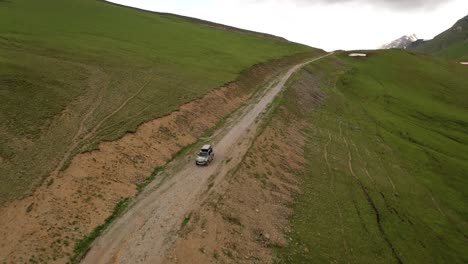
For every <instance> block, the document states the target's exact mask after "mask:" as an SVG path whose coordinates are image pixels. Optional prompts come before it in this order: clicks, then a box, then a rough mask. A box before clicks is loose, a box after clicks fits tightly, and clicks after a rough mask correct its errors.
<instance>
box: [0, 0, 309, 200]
mask: <svg viewBox="0 0 468 264" xmlns="http://www.w3.org/2000/svg"><path fill="white" fill-rule="evenodd" d="M314 51H316V50H315V49H312V48H309V47H306V46H303V45H299V44H295V43H291V42H288V41H286V40H284V39H281V38H278V37H274V36H268V35H265V34H258V33H254V32H248V31H243V30H238V29H233V28H228V27H224V26H221V25H215V24H211V23H208V22H203V21H197V20H194V19H190V18H184V17H179V16H175V15H168V14H158V13H151V12H146V11H141V10H136V9H131V8H126V7H122V6H117V5H113V4H109V3H106V2H104V1H96V0H43V1H30V0H3V1H0V123H1V124H2V125H1V126H0V163H1V166H0V175H1V176H0V204H1V203H4V202H5V201H8V200H11V199H15V198H19V197H21V196H22V195H23V194H25V193H27V192H29V191H30V190H31V188H33V186H34V185H35V184H37V183H38V182H40V181H41V179H42V178H43V177H45V176H47V175H48V174H49V173H50V172H51V171H52V170H53V169H54V168H55V166H57V164H59V161H60V160H61V158H62V157H64V155H65V156H66V152H67V148H69V146H70V145H71V142H74V141H79V142H80V144H78V145H79V146H78V147H76V148H74V149H73V151H72V154H75V153H78V152H79V151H81V150H84V149H89V148H92V147H93V146H96V143H98V142H100V141H102V140H113V139H116V138H118V137H120V136H121V135H123V134H124V133H125V132H127V131H133V130H135V128H136V127H137V126H138V125H139V124H141V123H142V122H144V121H147V120H150V119H152V118H156V117H160V116H163V115H165V114H167V113H169V112H171V111H173V110H175V109H177V108H178V107H179V106H180V105H181V104H183V103H185V102H188V101H190V100H193V99H195V98H199V97H201V96H203V95H204V94H206V93H207V92H209V91H210V90H211V89H214V88H216V87H219V86H221V85H223V84H225V83H228V82H231V81H234V80H235V79H236V78H238V77H239V75H240V74H241V73H242V72H243V71H245V70H246V69H248V68H249V67H251V66H253V65H255V64H259V63H265V62H268V61H271V60H275V59H279V58H284V57H288V56H292V55H295V54H300V53H301V54H302V53H307V52H314ZM87 135H89V136H87Z"/></svg>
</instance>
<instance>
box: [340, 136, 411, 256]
mask: <svg viewBox="0 0 468 264" xmlns="http://www.w3.org/2000/svg"><path fill="white" fill-rule="evenodd" d="M343 139H344V142H345V145H346V148H347V149H348V169H349V172H350V173H351V175H352V176H353V178H354V179H355V180H356V182H357V183H358V185H359V186H360V187H361V190H362V192H363V193H364V195H365V196H366V200H367V202H368V203H369V205H370V207H371V208H372V211H373V212H374V215H375V219H376V222H377V227H378V229H379V232H380V236H381V237H382V239H383V240H384V241H385V243H386V244H387V246H388V247H389V249H390V250H391V252H392V255H393V257H394V258H395V260H396V261H397V263H399V264H403V261H402V260H401V258H400V256H399V255H398V253H397V251H396V249H395V247H394V246H393V244H392V242H391V241H390V239H389V238H388V236H387V234H386V233H385V230H384V228H383V226H382V222H381V218H380V211H379V209H378V208H377V205H376V204H375V202H374V200H373V199H372V197H371V195H370V193H369V191H368V190H367V188H366V187H365V186H364V184H363V183H362V181H361V180H360V179H359V177H358V176H357V175H356V173H355V172H354V169H353V164H352V162H353V159H352V155H351V149H350V148H349V144H348V141H347V140H346V138H343Z"/></svg>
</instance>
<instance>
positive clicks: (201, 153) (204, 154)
mask: <svg viewBox="0 0 468 264" xmlns="http://www.w3.org/2000/svg"><path fill="white" fill-rule="evenodd" d="M198 156H200V157H208V152H205V151H201V152H200V153H199V154H198Z"/></svg>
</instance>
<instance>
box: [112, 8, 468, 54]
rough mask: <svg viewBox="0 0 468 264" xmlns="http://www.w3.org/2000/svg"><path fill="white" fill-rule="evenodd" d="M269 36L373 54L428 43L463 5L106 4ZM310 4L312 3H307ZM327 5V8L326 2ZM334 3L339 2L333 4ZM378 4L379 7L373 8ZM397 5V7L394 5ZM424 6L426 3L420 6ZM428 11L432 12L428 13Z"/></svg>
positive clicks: (458, 15) (457, 15) (462, 11)
mask: <svg viewBox="0 0 468 264" xmlns="http://www.w3.org/2000/svg"><path fill="white" fill-rule="evenodd" d="M112 2H116V3H121V4H125V5H130V6H135V7H139V8H143V9H148V10H153V11H160V12H169V13H176V14H180V15H185V16H192V17H197V18H201V19H205V20H209V21H213V22H218V23H222V24H227V25H231V26H236V27H241V28H245V29H250V30H255V31H260V32H265V33H271V34H274V35H279V36H282V37H285V38H287V39H289V40H292V41H296V42H301V43H304V44H307V45H310V46H314V47H319V48H323V49H326V50H336V49H348V50H349V49H373V48H376V47H378V46H380V45H381V44H384V43H387V42H390V41H392V40H394V39H396V38H398V37H401V36H402V35H405V34H412V33H416V34H417V35H418V36H419V37H420V38H426V39H427V38H432V37H433V36H434V35H436V34H438V33H440V32H442V31H443V30H445V29H447V28H449V27H450V26H452V24H454V23H455V22H456V21H457V20H458V19H460V18H462V17H463V16H465V15H467V13H466V12H467V11H468V1H466V0H453V1H451V2H447V3H445V4H437V5H436V4H435V3H436V2H437V1H431V2H432V3H433V5H431V6H428V5H426V6H425V7H424V8H417V3H422V2H424V1H423V0H413V1H410V2H412V3H413V4H412V5H409V4H408V3H407V4H406V5H407V6H408V7H410V9H405V8H404V5H401V3H403V2H404V1H403V0H396V1H393V2H394V3H393V4H391V3H390V2H392V1H389V0H378V1H377V3H376V2H375V1H370V0H332V1H331V2H334V4H331V3H329V2H330V1H326V0H316V1H307V0H289V1H278V0H262V1H253V0H239V1H232V0H225V1H214V0H202V1H198V2H194V1H187V0H185V1H184V0H173V1H170V2H169V1H161V0H112ZM312 2H313V3H312ZM326 2H328V3H326ZM338 2H339V3H338ZM379 2H380V4H379ZM396 2H398V3H396ZM426 3H427V2H426ZM429 7H432V8H429Z"/></svg>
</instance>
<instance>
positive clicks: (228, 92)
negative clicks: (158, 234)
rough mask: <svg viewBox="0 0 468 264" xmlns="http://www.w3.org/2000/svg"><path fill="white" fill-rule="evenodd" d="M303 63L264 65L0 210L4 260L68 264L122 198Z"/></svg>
mask: <svg viewBox="0 0 468 264" xmlns="http://www.w3.org/2000/svg"><path fill="white" fill-rule="evenodd" d="M300 60H302V57H301V56H299V57H296V58H290V59H288V60H282V61H279V62H276V63H270V64H267V65H259V66H256V67H254V68H252V69H251V70H250V71H248V72H246V73H245V74H243V75H242V77H241V78H240V79H239V80H238V81H237V82H234V83H231V84H229V85H226V86H225V87H222V88H219V89H217V90H214V91H212V92H210V93H209V94H207V95H206V96H204V97H203V98H200V99H198V100H195V101H193V102H190V103H187V104H185V105H183V106H181V108H180V109H179V111H176V112H173V113H171V114H170V115H168V116H165V117H162V118H159V119H156V120H153V121H150V122H147V123H145V124H143V125H141V126H140V127H139V128H138V129H137V131H136V132H135V133H133V134H127V135H125V136H124V137H122V138H121V139H119V140H117V141H114V142H104V143H101V144H100V145H99V149H98V150H96V151H92V152H89V153H83V154H79V155H77V156H75V157H74V158H73V160H72V161H71V164H70V166H69V167H68V168H67V169H66V170H64V171H63V172H59V173H57V174H54V175H51V176H50V177H49V178H48V179H47V180H46V181H45V182H44V184H42V185H41V186H40V187H38V188H37V189H36V190H35V191H34V192H33V194H32V195H31V196H29V197H26V198H24V199H22V200H19V201H14V202H11V203H9V204H7V205H5V206H4V207H2V208H0V215H1V216H2V217H1V218H0V227H1V230H0V237H1V238H2V239H1V241H0V259H1V260H2V261H4V262H5V263H23V262H28V261H37V262H47V263H65V262H67V260H68V258H69V256H70V254H71V253H72V250H73V247H74V245H75V241H76V240H78V239H81V238H83V237H84V236H85V235H87V234H88V233H90V232H91V230H92V229H93V228H95V227H96V226H98V225H99V224H101V223H103V221H104V219H105V218H107V217H108V216H109V215H110V213H111V211H112V208H113V206H114V205H115V204H116V203H117V201H118V200H120V199H121V198H122V197H131V196H134V195H135V194H136V184H138V183H139V182H141V181H142V180H143V179H145V178H146V177H147V176H149V175H150V174H151V172H152V171H153V170H154V168H155V167H157V166H161V165H163V164H165V163H166V162H167V160H169V159H170V157H171V156H172V155H173V154H174V153H176V152H177V151H178V150H180V149H181V148H182V147H184V146H186V145H189V144H191V143H193V142H195V141H196V139H197V138H198V137H200V135H202V134H203V132H204V131H206V130H207V129H209V128H212V127H214V126H215V125H216V124H217V122H218V121H219V120H221V119H222V118H223V117H225V116H226V115H227V114H229V113H231V112H232V111H233V110H235V109H237V108H238V107H239V106H240V105H241V104H242V102H244V101H245V100H246V99H247V98H249V97H250V95H251V94H252V93H253V92H254V91H255V90H256V88H257V87H258V86H259V85H261V84H264V83H265V82H266V80H269V79H271V78H272V76H275V75H276V74H278V73H279V72H280V71H282V70H284V69H285V68H286V67H288V66H289V65H292V64H296V63H297V61H300Z"/></svg>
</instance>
